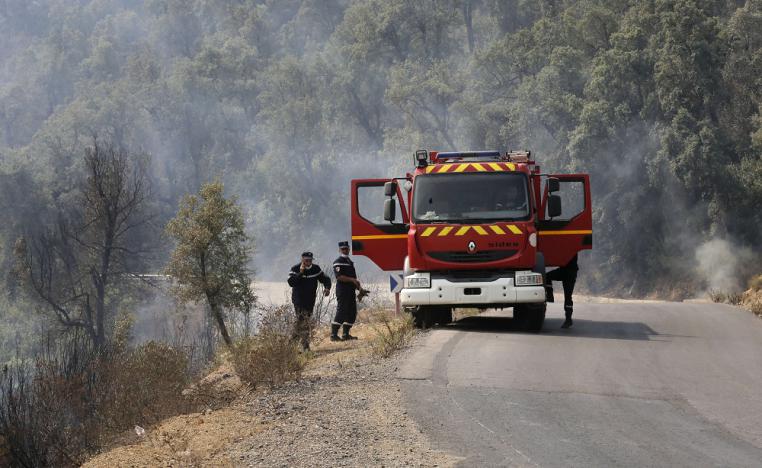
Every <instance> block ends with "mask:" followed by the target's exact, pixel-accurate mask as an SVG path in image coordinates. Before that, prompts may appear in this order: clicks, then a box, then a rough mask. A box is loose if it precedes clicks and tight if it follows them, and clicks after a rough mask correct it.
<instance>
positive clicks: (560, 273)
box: [545, 254, 579, 328]
mask: <svg viewBox="0 0 762 468" xmlns="http://www.w3.org/2000/svg"><path fill="white" fill-rule="evenodd" d="M577 271H579V267H578V266H577V255H576V254H575V255H574V258H572V259H571V261H570V262H569V263H567V264H566V265H565V266H562V267H560V268H557V269H555V270H553V271H551V272H550V273H548V274H547V275H545V280H546V281H547V282H548V283H549V284H550V282H551V281H561V284H563V287H564V314H565V315H566V320H564V323H563V325H561V328H570V327H571V326H572V325H573V322H572V312H573V310H572V308H573V307H574V301H572V294H573V293H574V284H575V283H576V282H577Z"/></svg>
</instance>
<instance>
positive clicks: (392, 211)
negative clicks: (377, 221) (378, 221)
mask: <svg viewBox="0 0 762 468" xmlns="http://www.w3.org/2000/svg"><path fill="white" fill-rule="evenodd" d="M396 217H397V200H395V199H393V198H387V199H386V200H384V220H386V221H389V222H394V218H396Z"/></svg>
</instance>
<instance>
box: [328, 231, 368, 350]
mask: <svg viewBox="0 0 762 468" xmlns="http://www.w3.org/2000/svg"><path fill="white" fill-rule="evenodd" d="M339 254H340V255H339V258H337V259H336V260H334V262H333V272H334V274H335V275H336V317H335V318H334V319H333V323H331V341H341V340H356V339H357V337H355V336H352V335H350V334H349V329H350V328H352V325H354V323H355V319H356V318H357V296H355V290H358V291H359V290H360V289H361V288H360V282H359V281H357V272H356V271H355V264H354V262H353V261H352V260H351V259H350V258H349V242H347V241H342V242H339ZM342 326H343V327H344V334H343V335H342V337H341V338H339V328H340V327H342Z"/></svg>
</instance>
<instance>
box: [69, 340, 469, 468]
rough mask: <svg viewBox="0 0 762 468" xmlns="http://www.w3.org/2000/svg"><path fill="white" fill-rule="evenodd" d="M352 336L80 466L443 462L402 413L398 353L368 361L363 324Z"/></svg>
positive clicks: (447, 460) (221, 375)
mask: <svg viewBox="0 0 762 468" xmlns="http://www.w3.org/2000/svg"><path fill="white" fill-rule="evenodd" d="M355 331H356V334H357V335H358V336H360V338H361V339H360V340H358V341H354V342H349V343H332V342H330V341H328V340H325V339H324V340H322V341H321V342H319V343H316V344H315V345H314V346H313V348H314V349H315V358H314V359H312V360H311V361H310V363H309V365H308V367H307V370H306V371H305V373H304V375H303V378H302V379H301V380H299V381H296V382H290V383H288V384H286V385H284V386H283V387H281V388H278V389H275V390H272V391H269V390H267V391H257V392H248V391H246V390H245V388H244V387H243V386H240V384H238V381H237V377H235V376H234V375H231V374H230V373H228V372H225V371H218V372H217V373H216V375H215V376H213V377H212V378H216V379H220V380H224V381H225V382H226V383H225V385H226V386H227V387H228V388H230V387H236V386H239V387H238V392H239V394H240V396H239V397H238V398H237V399H236V400H235V401H234V402H233V403H231V404H230V405H229V406H227V407H224V408H221V409H219V410H206V411H205V412H204V413H195V414H189V415H182V416H178V417H174V418H171V419H168V420H166V421H164V422H163V423H162V424H160V425H159V426H157V427H154V428H147V429H146V434H145V436H144V437H142V438H139V439H137V436H136V440H134V441H133V442H132V443H131V444H129V445H125V446H122V447H117V448H115V449H113V450H110V451H108V452H106V453H103V454H101V455H99V456H97V457H95V458H93V459H92V460H90V461H89V462H88V463H86V464H85V465H84V466H87V467H109V468H113V467H115V466H119V467H142V466H283V467H291V466H452V465H454V464H455V463H456V462H457V460H456V459H454V458H453V457H451V456H450V455H447V454H445V453H443V452H440V451H436V450H434V449H433V448H432V445H431V443H430V442H429V440H427V439H426V437H425V436H424V435H423V434H422V433H421V431H420V429H419V428H418V427H417V425H416V424H415V423H414V422H413V420H412V419H411V418H410V417H408V415H407V413H406V411H405V409H404V407H403V404H402V400H401V394H400V386H399V382H398V381H397V379H396V377H395V373H396V370H397V368H398V365H399V363H400V362H401V360H402V359H404V351H403V352H401V353H397V354H396V355H395V356H393V357H391V358H388V359H381V358H378V357H374V356H373V355H372V353H371V352H370V346H369V340H370V337H371V336H372V335H373V334H374V333H375V332H374V330H373V329H372V328H371V327H369V326H367V325H359V326H357V327H355V328H353V332H355Z"/></svg>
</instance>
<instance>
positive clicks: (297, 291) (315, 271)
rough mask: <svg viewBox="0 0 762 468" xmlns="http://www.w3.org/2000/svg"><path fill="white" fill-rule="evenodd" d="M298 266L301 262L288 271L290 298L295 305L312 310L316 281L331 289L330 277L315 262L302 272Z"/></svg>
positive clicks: (315, 293)
mask: <svg viewBox="0 0 762 468" xmlns="http://www.w3.org/2000/svg"><path fill="white" fill-rule="evenodd" d="M300 267H301V263H297V264H296V265H294V266H292V267H291V271H289V272H288V285H289V286H291V300H292V301H293V303H294V306H295V307H299V308H302V309H308V310H312V308H313V307H315V296H316V295H317V285H318V282H320V283H322V284H323V287H324V288H326V289H331V279H330V278H328V276H326V274H325V273H323V270H321V269H320V267H319V266H317V265H315V264H313V265H312V266H311V267H309V268H308V269H307V270H304V272H303V273H302V272H300V271H299V269H300Z"/></svg>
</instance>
